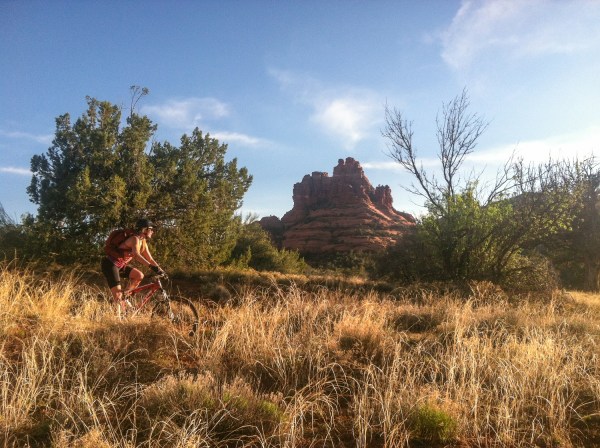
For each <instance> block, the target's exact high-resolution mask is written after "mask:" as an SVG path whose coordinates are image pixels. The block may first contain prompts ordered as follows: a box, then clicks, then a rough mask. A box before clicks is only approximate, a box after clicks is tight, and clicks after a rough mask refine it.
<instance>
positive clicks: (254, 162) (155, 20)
mask: <svg viewBox="0 0 600 448" xmlns="http://www.w3.org/2000/svg"><path fill="white" fill-rule="evenodd" d="M598 23H600V1H598V0H572V1H569V0H556V1H550V0H489V1H470V0H463V1H460V0H422V1H417V0H411V1H408V0H396V1H385V0H371V1H352V0H348V1H341V0H340V1H332V0H318V1H317V0H305V1H299V0H297V1H286V0H281V1H275V0H270V1H266V0H264V1H263V0H240V1H234V0H223V1H169V2H167V1H152V0H150V1H133V0H131V1H126V0H121V1H92V0H82V1H59V0H55V1H51V2H48V1H33V0H19V1H13V0H0V64H1V67H2V70H1V73H2V74H1V75H0V203H1V204H2V205H3V206H4V208H5V210H6V211H7V212H8V214H9V215H10V216H11V217H13V218H15V219H17V220H18V219H20V216H21V215H22V214H23V213H25V212H31V213H35V206H34V205H33V204H32V203H30V202H29V199H28V196H27V193H26V187H27V185H29V182H30V179H31V174H30V172H29V162H30V159H31V157H32V156H33V155H34V154H41V153H44V152H45V151H46V150H47V148H48V147H49V146H50V145H51V141H52V137H53V133H54V125H55V122H54V120H55V118H56V117H57V116H58V115H61V114H63V113H66V112H68V113H70V114H71V116H72V117H79V116H80V115H81V114H82V113H83V112H84V110H85V108H86V103H85V97H86V96H87V95H89V96H92V97H95V98H97V99H100V100H108V101H110V102H112V103H115V104H122V105H123V106H124V107H127V105H128V103H129V99H130V96H129V86H131V85H139V86H144V87H148V88H149V89H150V95H148V96H147V97H145V98H143V100H142V102H141V103H140V111H141V112H142V113H145V114H147V115H148V116H150V117H151V118H152V119H153V121H154V122H155V123H157V124H158V132H157V134H156V136H155V138H156V140H159V141H164V140H167V141H169V142H171V143H173V144H178V143H179V138H180V137H181V135H182V134H184V133H188V134H189V133H190V132H191V131H192V130H193V129H194V128H195V127H196V126H197V127H199V128H200V129H201V130H203V131H204V132H208V133H210V134H211V135H212V136H213V137H216V138H218V139H219V140H220V141H221V142H224V143H227V144H228V147H229V150H228V157H229V158H231V157H237V159H238V163H239V165H241V166H245V167H247V168H248V169H249V171H250V173H251V174H252V175H253V176H254V182H253V185H252V187H251V189H250V191H249V192H248V193H247V195H246V197H245V200H244V206H243V209H242V213H244V214H246V213H249V212H252V213H256V214H258V215H259V216H267V215H277V216H279V217H281V216H282V215H283V214H284V213H285V212H286V211H288V210H290V209H291V208H292V205H293V202H292V189H293V185H294V183H296V182H299V181H301V180H302V177H303V176H304V175H305V174H309V173H311V172H313V171H325V172H328V173H330V174H331V173H332V171H333V167H334V166H335V165H336V164H337V161H338V159H340V158H346V157H353V158H355V159H357V160H358V161H360V163H361V165H362V166H363V168H364V170H365V174H366V175H367V177H368V178H369V179H370V181H371V183H372V184H373V185H380V184H383V185H389V186H390V187H391V189H392V194H393V197H394V206H395V208H396V209H398V210H403V211H409V212H412V213H416V214H419V213H420V212H421V211H422V209H421V208H419V205H420V204H419V202H418V201H419V198H417V197H413V196H410V195H409V194H408V193H407V192H406V191H404V190H403V188H402V187H403V186H404V187H407V186H409V185H410V183H411V179H410V177H409V176H408V175H407V174H406V173H404V172H403V171H402V170H401V169H400V167H399V166H398V164H397V163H395V162H393V161H392V160H391V159H390V158H389V157H388V156H386V151H387V144H386V141H385V140H384V139H383V137H382V136H381V130H382V129H383V127H384V119H385V116H384V108H385V105H386V104H388V105H389V106H391V107H395V108H398V109H400V110H402V111H403V112H404V113H405V116H406V117H407V118H408V119H409V120H412V121H413V129H414V132H415V136H414V139H415V145H416V147H417V149H418V151H419V154H420V156H421V158H422V162H423V164H424V166H425V167H427V168H428V169H430V170H433V171H435V169H436V167H437V163H436V150H437V141H436V137H435V118H436V115H437V114H438V112H439V111H440V110H441V106H442V103H444V102H448V101H450V100H451V99H453V98H454V97H456V96H457V95H459V94H460V93H461V91H462V90H463V88H466V89H467V90H468V93H469V97H470V101H471V106H470V111H471V112H474V113H477V114H479V115H480V116H482V117H483V118H484V119H485V120H486V121H489V123H490V124H489V127H488V128H487V130H486V132H485V134H484V135H483V136H482V137H481V139H480V140H479V145H478V147H477V151H476V153H475V154H474V155H473V156H472V157H471V158H470V159H469V160H468V163H467V166H466V169H470V168H475V169H477V170H480V169H486V170H487V171H486V172H492V173H494V172H495V170H496V168H497V166H498V165H499V164H501V163H503V162H504V161H505V160H507V159H508V157H509V155H510V154H511V153H512V152H513V151H514V150H516V151H517V154H518V155H519V156H522V157H523V158H525V159H526V160H529V161H533V162H536V161H537V162H539V161H543V160H545V159H547V158H548V156H550V155H552V156H554V157H565V158H572V157H575V156H577V157H585V156H587V155H590V154H593V153H596V154H597V153H598V152H599V151H600V26H598Z"/></svg>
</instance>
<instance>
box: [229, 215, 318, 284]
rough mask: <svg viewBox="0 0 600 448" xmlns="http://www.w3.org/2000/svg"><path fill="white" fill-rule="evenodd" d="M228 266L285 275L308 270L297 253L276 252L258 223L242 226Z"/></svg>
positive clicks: (287, 251)
mask: <svg viewBox="0 0 600 448" xmlns="http://www.w3.org/2000/svg"><path fill="white" fill-rule="evenodd" d="M228 264H229V265H230V266H233V267H236V268H239V269H244V268H252V269H256V270H257V271H277V272H283V273H287V274H292V273H302V272H305V271H306V270H307V269H308V265H307V264H306V263H305V262H304V260H303V259H302V258H301V257H300V254H299V253H298V252H296V251H289V250H285V249H281V250H278V249H277V248H276V247H275V246H274V245H273V243H272V241H271V239H270V237H269V234H268V233H267V232H266V231H265V230H263V228H262V227H261V226H260V224H259V223H258V222H252V223H249V224H243V225H242V227H241V232H240V236H239V237H238V239H237V242H236V245H235V247H234V248H233V250H232V252H231V256H230V260H229V262H228Z"/></svg>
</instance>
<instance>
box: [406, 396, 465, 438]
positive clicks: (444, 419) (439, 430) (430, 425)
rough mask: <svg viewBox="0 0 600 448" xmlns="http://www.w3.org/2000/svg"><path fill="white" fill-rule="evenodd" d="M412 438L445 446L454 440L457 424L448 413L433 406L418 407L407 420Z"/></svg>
mask: <svg viewBox="0 0 600 448" xmlns="http://www.w3.org/2000/svg"><path fill="white" fill-rule="evenodd" d="M408 426H409V428H410V429H411V431H412V432H413V436H414V438H416V439H418V440H422V441H426V442H430V443H442V444H446V443H449V442H451V441H453V440H455V439H456V435H457V428H458V424H457V422H456V420H455V419H454V417H453V416H452V415H450V414H449V413H448V412H446V411H444V410H442V409H440V408H439V407H437V406H435V405H433V404H424V405H421V406H418V407H417V408H416V409H415V410H414V412H413V414H412V415H411V416H410V418H409V420H408Z"/></svg>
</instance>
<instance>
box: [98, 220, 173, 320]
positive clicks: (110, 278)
mask: <svg viewBox="0 0 600 448" xmlns="http://www.w3.org/2000/svg"><path fill="white" fill-rule="evenodd" d="M153 234H154V224H152V222H150V221H149V220H148V219H139V220H138V221H137V223H136V225H135V232H134V234H133V235H131V236H130V237H129V238H127V239H126V240H125V241H123V242H122V243H121V244H120V245H119V246H118V248H119V252H120V253H122V256H120V257H115V256H112V255H107V256H105V257H104V258H103V259H102V263H101V268H102V273H103V274H104V277H106V281H107V282H108V287H109V288H110V292H111V293H112V296H113V299H114V300H115V302H116V303H118V304H119V305H120V309H121V310H122V311H125V310H126V302H125V300H124V299H123V296H124V294H126V293H127V291H130V290H132V289H134V288H136V287H137V286H138V285H139V284H140V282H141V281H142V279H143V278H144V274H143V273H142V271H140V270H139V269H136V268H133V267H131V266H128V264H129V263H130V262H131V261H133V260H135V261H137V262H138V263H140V264H142V265H145V266H148V267H149V268H150V269H152V270H153V271H154V272H155V273H157V274H164V271H163V270H162V269H161V268H160V266H159V265H158V263H157V262H156V261H155V260H154V258H152V255H151V254H150V250H149V249H148V240H150V239H151V238H152V235H153ZM121 275H124V276H125V277H127V278H128V280H129V282H128V285H127V289H125V291H123V290H122V289H121Z"/></svg>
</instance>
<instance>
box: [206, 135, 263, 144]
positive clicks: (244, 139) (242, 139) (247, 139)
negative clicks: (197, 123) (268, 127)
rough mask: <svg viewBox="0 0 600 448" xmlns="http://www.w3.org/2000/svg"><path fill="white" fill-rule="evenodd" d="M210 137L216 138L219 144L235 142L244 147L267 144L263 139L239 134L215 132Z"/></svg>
mask: <svg viewBox="0 0 600 448" xmlns="http://www.w3.org/2000/svg"><path fill="white" fill-rule="evenodd" d="M211 137H214V138H216V139H217V140H219V141H220V142H221V143H231V142H236V143H239V144H241V145H244V146H261V145H266V144H268V142H267V141H266V140H264V139H261V138H257V137H252V136H250V135H246V134H240V133H239V132H216V133H214V134H211Z"/></svg>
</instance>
